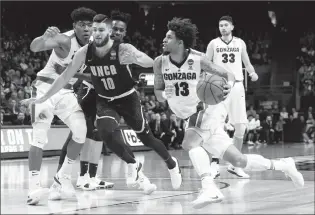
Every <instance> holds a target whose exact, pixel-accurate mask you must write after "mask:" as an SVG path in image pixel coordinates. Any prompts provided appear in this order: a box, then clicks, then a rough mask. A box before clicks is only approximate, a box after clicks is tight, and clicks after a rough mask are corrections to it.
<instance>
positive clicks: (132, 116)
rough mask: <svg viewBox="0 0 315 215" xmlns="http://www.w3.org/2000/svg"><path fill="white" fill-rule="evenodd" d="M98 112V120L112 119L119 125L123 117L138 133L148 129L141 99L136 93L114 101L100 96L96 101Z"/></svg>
mask: <svg viewBox="0 0 315 215" xmlns="http://www.w3.org/2000/svg"><path fill="white" fill-rule="evenodd" d="M96 112H97V114H96V115H97V118H98V119H102V118H111V119H113V120H115V121H116V122H117V123H119V121H120V117H121V116H122V117H123V118H124V120H125V122H126V124H127V125H128V126H129V127H130V128H132V129H133V130H134V131H135V132H136V133H141V132H143V131H144V130H145V129H147V128H148V123H147V121H146V120H145V117H144V114H143V109H142V106H141V103H140V98H139V97H138V94H137V93H136V92H133V93H132V94H130V95H128V96H125V97H123V98H119V99H115V100H113V101H110V100H109V99H105V98H101V97H99V96H98V97H97V99H96Z"/></svg>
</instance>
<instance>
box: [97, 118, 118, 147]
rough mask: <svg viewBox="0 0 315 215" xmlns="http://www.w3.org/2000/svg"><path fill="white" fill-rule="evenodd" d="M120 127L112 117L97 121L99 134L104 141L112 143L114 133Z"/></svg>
mask: <svg viewBox="0 0 315 215" xmlns="http://www.w3.org/2000/svg"><path fill="white" fill-rule="evenodd" d="M118 127H119V124H118V122H117V121H116V120H115V119H113V118H111V117H104V118H99V119H97V130H98V134H99V135H100V137H101V138H102V140H103V141H105V142H107V143H109V144H110V143H111V142H112V140H111V138H112V133H113V132H114V131H115V130H116V129H117V128H118Z"/></svg>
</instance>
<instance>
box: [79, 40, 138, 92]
mask: <svg viewBox="0 0 315 215" xmlns="http://www.w3.org/2000/svg"><path fill="white" fill-rule="evenodd" d="M120 44H121V42H118V41H115V42H114V43H113V46H112V48H111V49H110V50H109V51H108V53H107V54H106V55H105V56H104V57H101V58H100V57H98V56H96V54H95V51H96V47H95V45H94V43H91V44H89V47H88V51H87V56H86V61H85V64H86V65H87V66H88V67H89V69H90V71H91V78H92V83H93V86H94V88H95V91H96V93H97V94H99V95H101V96H105V97H115V96H119V95H121V94H123V93H125V92H127V91H129V90H131V89H132V88H133V87H134V86H135V84H136V82H135V81H134V79H133V78H132V74H131V71H130V70H129V67H128V65H121V64H120V62H119V57H118V55H119V45H120Z"/></svg>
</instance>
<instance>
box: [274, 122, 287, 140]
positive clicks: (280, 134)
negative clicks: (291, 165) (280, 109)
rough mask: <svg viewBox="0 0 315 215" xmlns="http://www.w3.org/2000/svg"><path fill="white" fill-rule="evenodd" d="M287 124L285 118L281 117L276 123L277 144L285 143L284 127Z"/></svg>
mask: <svg viewBox="0 0 315 215" xmlns="http://www.w3.org/2000/svg"><path fill="white" fill-rule="evenodd" d="M284 124H285V120H284V118H283V116H280V117H279V120H278V121H277V122H276V125H275V141H276V143H279V142H280V143H282V142H283V127H284Z"/></svg>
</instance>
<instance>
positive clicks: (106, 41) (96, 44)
mask: <svg viewBox="0 0 315 215" xmlns="http://www.w3.org/2000/svg"><path fill="white" fill-rule="evenodd" d="M94 41H95V46H96V47H102V46H105V45H106V44H107V43H108V41H109V34H108V35H107V36H106V37H105V38H104V40H103V41H102V42H101V43H97V42H96V40H94Z"/></svg>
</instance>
